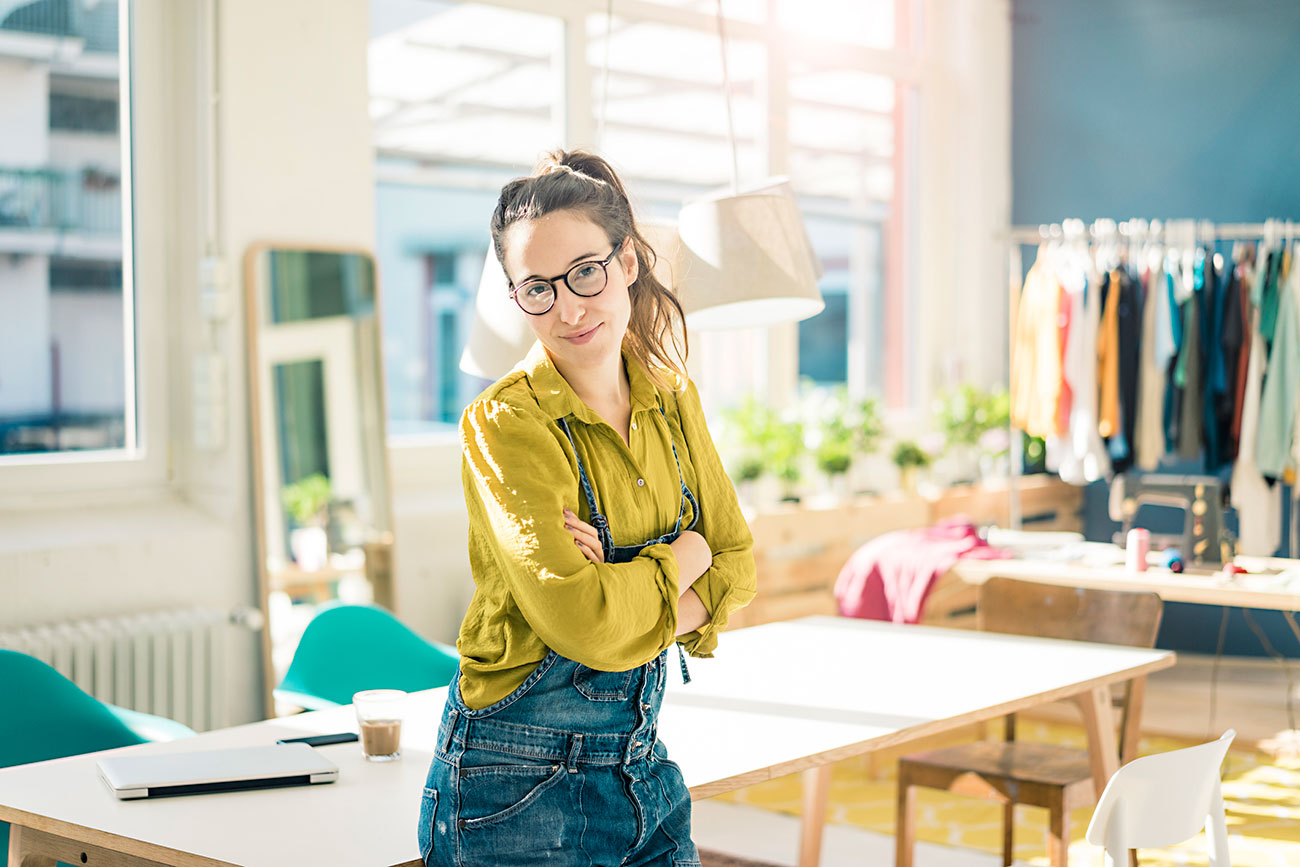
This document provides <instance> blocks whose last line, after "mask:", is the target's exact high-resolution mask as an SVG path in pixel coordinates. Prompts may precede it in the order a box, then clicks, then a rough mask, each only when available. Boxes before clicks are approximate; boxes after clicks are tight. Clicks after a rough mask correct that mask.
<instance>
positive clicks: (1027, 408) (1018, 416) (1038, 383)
mask: <svg viewBox="0 0 1300 867" xmlns="http://www.w3.org/2000/svg"><path fill="white" fill-rule="evenodd" d="M1046 258H1047V256H1046V255H1045V250H1044V249H1040V250H1039V253H1038V257H1037V258H1036V259H1035V260H1034V264H1033V267H1031V268H1030V269H1029V273H1028V274H1027V275H1026V276H1025V286H1024V289H1023V290H1022V292H1021V294H1020V310H1019V313H1018V315H1017V318H1016V333H1015V340H1014V342H1013V345H1012V355H1011V420H1012V422H1014V423H1015V425H1016V427H1018V428H1020V429H1021V430H1023V431H1025V432H1026V433H1028V434H1029V435H1030V436H1040V437H1047V436H1051V435H1053V434H1056V433H1058V431H1057V429H1056V425H1057V420H1058V418H1057V417H1058V412H1057V404H1058V402H1059V401H1060V398H1061V332H1060V329H1059V328H1058V327H1057V320H1058V317H1059V315H1060V309H1061V300H1060V296H1061V286H1060V284H1059V283H1058V282H1057V281H1056V278H1055V276H1054V275H1053V274H1052V273H1051V271H1050V269H1049V268H1048V265H1047V262H1046V261H1045V260H1046Z"/></svg>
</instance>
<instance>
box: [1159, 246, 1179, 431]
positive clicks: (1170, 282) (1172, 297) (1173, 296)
mask: <svg viewBox="0 0 1300 867" xmlns="http://www.w3.org/2000/svg"><path fill="white" fill-rule="evenodd" d="M1178 268H1179V265H1178V260H1177V258H1176V257H1175V256H1174V255H1173V252H1172V251H1171V253H1170V255H1169V257H1168V258H1167V259H1166V260H1165V295H1166V297H1167V298H1168V301H1169V325H1170V327H1169V331H1170V334H1171V335H1172V336H1173V341H1174V352H1173V355H1172V356H1170V358H1169V367H1168V368H1167V369H1166V370H1165V406H1164V413H1163V415H1164V418H1163V422H1164V432H1165V452H1166V453H1170V452H1176V451H1177V450H1178V418H1179V413H1180V412H1181V408H1182V402H1183V391H1182V389H1181V388H1179V387H1178V383H1177V382H1176V379H1177V377H1176V376H1175V371H1177V369H1178V358H1179V356H1180V355H1181V354H1182V352H1183V306H1182V305H1183V299H1182V298H1180V296H1179V292H1178V287H1179V285H1180V283H1181V281H1180V280H1179V279H1178V278H1177V276H1176V275H1177V273H1178Z"/></svg>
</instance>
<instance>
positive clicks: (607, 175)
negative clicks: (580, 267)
mask: <svg viewBox="0 0 1300 867" xmlns="http://www.w3.org/2000/svg"><path fill="white" fill-rule="evenodd" d="M555 211H577V212H579V213H580V214H582V215H583V216H585V217H586V218H587V219H589V220H591V222H593V223H595V224H596V225H597V226H599V227H600V228H601V229H603V230H604V232H605V234H606V235H608V237H609V243H610V244H611V245H613V244H617V243H619V242H620V241H622V240H623V239H624V238H631V239H632V248H633V250H634V251H635V252H636V265H637V274H636V280H635V281H633V283H632V285H631V286H629V287H628V294H629V296H630V298H631V302H632V315H631V317H630V318H629V319H628V324H627V334H626V335H625V336H624V338H623V343H624V346H625V347H626V348H627V351H628V353H629V354H630V355H632V357H634V358H636V359H637V360H638V361H640V362H641V364H642V366H643V367H645V369H646V372H647V373H648V374H649V375H650V378H651V379H652V380H653V381H655V382H656V383H657V384H658V385H660V386H664V387H666V388H670V389H674V390H675V389H676V388H677V387H678V386H677V384H675V383H672V382H671V381H669V379H668V377H666V376H665V375H664V373H663V370H662V369H663V368H668V370H670V371H672V372H673V373H676V374H677V375H678V376H680V377H681V379H682V380H683V381H684V380H685V379H686V355H687V352H688V347H687V340H686V324H685V316H684V315H683V313H682V305H681V303H680V302H678V300H677V296H675V295H673V293H672V292H670V291H669V290H668V288H667V287H666V286H664V285H663V284H662V283H660V282H659V279H658V278H657V277H656V276H655V274H654V265H655V261H656V259H657V258H658V257H657V256H656V254H655V251H654V250H653V249H652V248H651V247H650V245H649V244H648V243H647V242H646V239H645V237H644V236H642V234H641V231H640V230H639V229H638V228H637V225H636V220H635V218H634V217H633V216H632V205H631V203H630V202H629V201H628V198H627V191H626V190H625V189H624V188H623V183H622V182H621V181H620V180H619V179H618V176H617V175H616V174H614V169H613V168H612V167H611V166H610V165H609V163H607V162H605V160H603V159H601V158H600V157H598V156H596V155H595V154H593V153H588V152H587V151H581V150H573V151H564V150H556V151H552V152H551V153H548V154H547V155H546V156H544V157H542V159H541V161H540V162H538V164H537V168H536V169H534V171H533V174H532V175H531V176H529V177H526V178H515V179H514V180H513V181H511V182H510V183H508V184H506V185H505V186H504V187H502V188H501V197H500V198H499V199H498V200H497V206H496V209H495V210H494V211H493V212H492V247H493V249H494V250H495V251H496V256H497V261H498V262H501V266H502V268H503V269H504V268H505V243H504V240H505V234H506V230H507V229H509V228H510V227H511V226H512V225H514V224H515V223H517V222H519V221H520V220H536V219H538V218H540V217H544V216H546V215H547V214H550V213H554V212H555Z"/></svg>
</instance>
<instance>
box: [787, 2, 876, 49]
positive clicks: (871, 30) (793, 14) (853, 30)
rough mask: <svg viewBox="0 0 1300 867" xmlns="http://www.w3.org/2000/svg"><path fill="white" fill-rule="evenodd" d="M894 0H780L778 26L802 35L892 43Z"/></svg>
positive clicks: (859, 41) (870, 42) (854, 42)
mask: <svg viewBox="0 0 1300 867" xmlns="http://www.w3.org/2000/svg"><path fill="white" fill-rule="evenodd" d="M895 2H897V0H853V2H852V3H846V2H844V0H780V10H781V12H780V14H781V21H780V23H781V26H782V27H785V28H787V29H788V30H792V31H794V32H796V33H799V34H801V35H804V36H811V37H815V38H818V39H832V40H836V41H839V42H850V43H853V44H856V45H865V46H868V47H871V48H892V47H893V46H894V3H895Z"/></svg>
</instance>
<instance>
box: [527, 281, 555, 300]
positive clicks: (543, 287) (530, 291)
mask: <svg viewBox="0 0 1300 867" xmlns="http://www.w3.org/2000/svg"><path fill="white" fill-rule="evenodd" d="M550 291H551V287H550V286H548V285H547V284H545V283H529V284H528V285H527V286H525V287H524V295H526V296H527V297H529V298H541V297H542V296H543V295H545V294H546V293H547V292H550Z"/></svg>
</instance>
